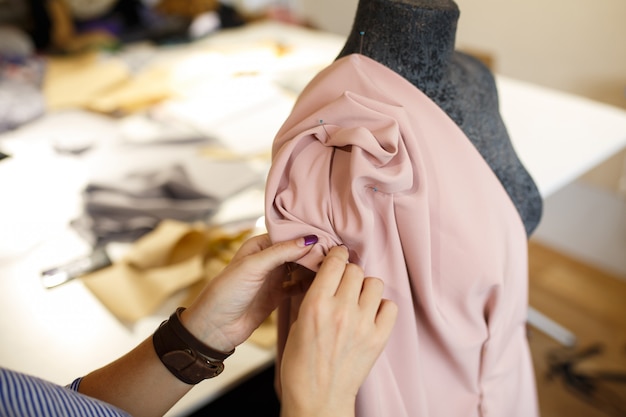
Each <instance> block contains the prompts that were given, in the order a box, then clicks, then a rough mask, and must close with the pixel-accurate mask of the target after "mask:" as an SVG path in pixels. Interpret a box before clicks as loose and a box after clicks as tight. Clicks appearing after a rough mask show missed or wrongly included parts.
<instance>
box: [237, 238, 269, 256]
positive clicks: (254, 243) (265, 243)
mask: <svg viewBox="0 0 626 417" xmlns="http://www.w3.org/2000/svg"><path fill="white" fill-rule="evenodd" d="M270 246H272V241H271V240H270V236H269V235H268V234H267V233H265V234H262V235H257V236H253V237H251V238H250V239H248V240H246V241H245V242H243V244H242V245H241V247H240V248H239V250H238V251H237V253H236V254H235V256H233V259H232V260H233V261H236V260H237V259H240V258H243V257H246V256H248V255H251V254H253V253H257V252H260V251H262V250H263V249H266V248H268V247H270Z"/></svg>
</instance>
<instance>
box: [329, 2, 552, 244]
mask: <svg viewBox="0 0 626 417" xmlns="http://www.w3.org/2000/svg"><path fill="white" fill-rule="evenodd" d="M459 15H460V11H459V8H458V6H457V5H456V3H455V2H454V1H452V0H360V1H359V4H358V7H357V11H356V15H355V19H354V23H353V28H352V31H351V33H350V35H349V37H348V39H347V41H346V44H345V45H344V48H343V50H342V51H341V52H340V54H339V57H343V56H346V55H350V54H353V53H361V54H363V55H365V56H368V57H370V58H372V59H374V60H376V61H378V62H380V63H381V64H383V65H385V66H387V67H388V68H390V69H392V70H393V71H395V72H396V73H398V74H400V75H401V76H403V77H404V78H406V79H407V80H408V81H410V82H411V83H412V84H413V85H415V86H416V87H417V88H419V89H420V90H421V91H422V92H424V93H425V94H426V95H428V96H429V97H430V98H431V99H432V100H433V101H434V102H435V103H437V105H439V107H441V108H442V109H443V110H444V111H445V112H446V113H447V114H448V115H449V116H450V118H451V119H452V120H454V122H455V123H456V124H457V125H458V126H459V127H460V128H461V130H463V132H464V133H465V135H466V136H467V137H468V138H469V139H470V141H471V142H472V143H473V144H474V146H475V147H476V148H477V150H478V151H479V152H480V154H481V155H482V157H483V158H484V159H485V161H486V162H487V163H488V164H489V166H490V167H491V168H492V170H493V171H494V173H495V175H496V176H497V177H498V179H499V180H500V182H501V183H502V185H503V187H504V188H505V189H506V191H507V193H508V194H509V196H510V197H511V200H512V201H513V203H514V204H515V207H516V208H517V210H518V212H519V214H520V217H521V219H522V221H523V223H524V227H525V229H526V234H527V235H530V234H531V233H532V232H533V231H534V230H535V228H536V227H537V225H538V224H539V221H540V219H541V214H542V199H541V195H540V194H539V190H538V189H537V186H536V184H535V182H534V181H533V179H532V177H531V176H530V174H529V173H528V171H527V170H526V169H525V167H524V166H523V164H522V163H521V161H520V160H519V158H518V156H517V154H516V153H515V149H514V148H513V146H512V144H511V140H510V138H509V135H508V133H507V130H506V127H505V125H504V122H503V120H502V117H501V115H500V112H499V108H498V106H499V104H498V93H497V89H496V85H495V80H494V77H493V74H492V73H491V72H490V70H489V69H488V68H487V67H485V66H484V65H483V64H482V63H481V62H480V61H478V60H477V59H475V58H473V57H471V56H469V55H466V54H463V53H461V52H458V51H455V50H454V47H455V40H456V28H457V22H458V19H459ZM451 169H454V168H453V167H451ZM476 186H477V187H478V186H480V185H479V184H477V185H476Z"/></svg>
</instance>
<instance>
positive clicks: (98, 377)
mask: <svg viewBox="0 0 626 417" xmlns="http://www.w3.org/2000/svg"><path fill="white" fill-rule="evenodd" d="M191 387H192V385H188V384H185V383H184V382H182V381H180V380H178V379H177V378H176V377H175V376H174V375H172V374H171V373H170V372H169V371H168V370H167V368H166V367H165V366H164V365H163V363H161V360H160V359H159V357H158V356H157V354H156V352H155V351H154V347H153V345H152V338H151V337H150V338H148V339H146V340H145V341H143V342H142V343H141V344H139V345H138V346H137V347H136V348H135V349H133V350H132V351H130V352H129V353H127V354H126V355H124V356H122V357H121V358H119V359H118V360H116V361H115V362H112V363H110V364H109V365H107V366H105V367H103V368H100V369H98V370H96V371H93V372H91V373H90V374H88V375H87V376H85V377H84V378H83V380H82V382H81V384H80V387H79V392H81V393H83V394H86V395H89V396H91V397H94V398H97V399H99V400H102V401H105V402H107V403H109V404H112V405H115V406H117V407H119V408H121V409H123V410H125V411H127V412H128V413H130V414H132V415H133V416H135V417H143V416H146V417H148V416H162V415H163V414H165V413H166V412H167V411H168V410H169V409H170V408H171V407H172V406H173V405H174V404H175V403H176V402H177V401H178V400H180V399H181V398H182V397H183V396H184V395H185V394H186V393H187V392H188V391H189V390H190V389H191Z"/></svg>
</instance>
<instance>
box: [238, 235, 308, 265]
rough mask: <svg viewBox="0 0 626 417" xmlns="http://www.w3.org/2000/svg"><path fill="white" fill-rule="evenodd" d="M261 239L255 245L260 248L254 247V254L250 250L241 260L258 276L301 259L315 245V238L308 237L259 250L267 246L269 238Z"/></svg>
mask: <svg viewBox="0 0 626 417" xmlns="http://www.w3.org/2000/svg"><path fill="white" fill-rule="evenodd" d="M261 236H267V235H261ZM263 239H264V240H261V241H259V242H257V245H260V246H256V252H255V251H254V250H251V251H249V252H248V255H247V256H246V257H245V258H242V259H243V262H245V264H246V265H249V268H250V269H251V270H252V271H255V272H256V273H259V274H267V273H270V272H272V271H273V270H274V269H276V268H278V267H279V266H281V265H283V264H285V263H287V262H294V261H296V260H298V259H300V258H302V257H303V256H304V255H306V254H307V253H308V252H309V251H310V250H311V248H312V247H313V245H314V244H315V243H317V236H314V235H310V236H305V237H300V238H298V239H292V240H287V241H284V242H280V243H275V244H273V245H270V246H267V247H265V248H263V249H260V248H262V245H266V244H267V242H268V241H269V236H268V237H266V238H263ZM265 239H267V240H265ZM242 248H243V247H242ZM246 250H247V249H246Z"/></svg>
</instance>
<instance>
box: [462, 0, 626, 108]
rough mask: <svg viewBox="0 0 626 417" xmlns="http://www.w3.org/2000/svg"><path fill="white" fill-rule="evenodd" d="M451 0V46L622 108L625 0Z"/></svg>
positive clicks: (506, 70)
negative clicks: (454, 18) (455, 24)
mask: <svg viewBox="0 0 626 417" xmlns="http://www.w3.org/2000/svg"><path fill="white" fill-rule="evenodd" d="M456 2H457V4H458V5H459V8H460V9H461V19H460V20H459V29H458V32H457V45H458V46H460V47H470V48H476V49H483V50H486V51H487V52H491V53H492V54H493V55H494V57H495V64H496V70H497V71H498V72H500V73H502V74H504V75H509V76H512V77H515V78H520V79H525V80H528V81H532V82H535V83H537V84H541V85H545V86H549V87H553V88H557V89H560V90H565V91H569V92H573V93H575V94H580V95H583V96H587V97H590V98H592V99H596V100H599V101H604V102H608V103H610V104H613V105H617V106H621V107H624V108H626V95H625V89H626V1H624V0H549V1H545V0H524V1H521V0H520V1H503V0H456Z"/></svg>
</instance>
